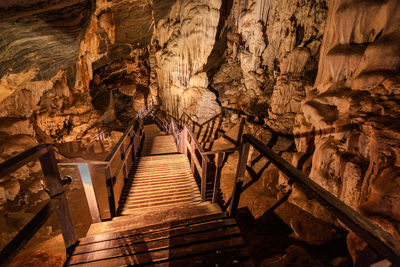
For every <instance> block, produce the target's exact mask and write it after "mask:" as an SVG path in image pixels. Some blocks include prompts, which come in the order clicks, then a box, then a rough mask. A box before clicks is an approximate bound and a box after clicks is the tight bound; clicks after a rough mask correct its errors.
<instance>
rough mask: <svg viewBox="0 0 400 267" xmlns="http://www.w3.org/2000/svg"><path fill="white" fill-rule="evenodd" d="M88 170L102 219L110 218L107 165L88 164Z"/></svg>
mask: <svg viewBox="0 0 400 267" xmlns="http://www.w3.org/2000/svg"><path fill="white" fill-rule="evenodd" d="M88 167H89V172H90V176H91V178H92V183H93V190H94V193H95V195H96V200H97V205H98V209H99V212H100V217H101V219H102V220H105V219H110V218H111V214H110V202H109V196H108V189H107V176H106V173H105V168H106V167H107V166H100V165H89V166H88Z"/></svg>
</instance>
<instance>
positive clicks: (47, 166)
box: [39, 148, 77, 254]
mask: <svg viewBox="0 0 400 267" xmlns="http://www.w3.org/2000/svg"><path fill="white" fill-rule="evenodd" d="M39 160H40V164H41V165H42V171H43V175H44V179H45V183H46V186H47V188H48V189H49V194H50V197H51V198H59V199H60V204H59V205H58V207H57V208H56V211H55V212H56V215H57V219H58V223H59V225H60V229H61V233H62V235H63V238H64V244H65V247H66V249H67V253H68V254H69V253H70V252H72V249H73V247H74V245H75V244H76V242H77V236H76V232H75V227H74V224H73V222H72V215H71V211H70V209H69V206H68V201H67V197H66V194H65V191H64V188H63V186H62V184H61V178H60V173H59V172H58V167H57V160H56V158H55V155H54V151H53V150H52V149H51V148H49V151H48V152H47V153H46V154H44V155H43V156H41V157H40V158H39Z"/></svg>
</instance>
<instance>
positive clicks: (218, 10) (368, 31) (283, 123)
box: [150, 0, 400, 257]
mask: <svg viewBox="0 0 400 267" xmlns="http://www.w3.org/2000/svg"><path fill="white" fill-rule="evenodd" d="M202 3H203V4H205V5H207V6H208V9H207V8H197V7H196V5H195V4H193V3H192V2H191V1H189V0H187V1H180V2H179V3H176V4H175V5H174V8H173V9H172V11H171V14H170V16H169V18H168V19H166V20H161V21H160V22H159V24H158V25H157V31H156V33H155V36H153V43H152V46H151V49H150V50H151V51H152V52H151V55H153V57H154V58H156V60H153V64H152V65H151V66H152V70H151V71H152V72H153V75H154V76H157V77H158V86H159V96H160V99H161V103H162V105H163V108H164V109H165V110H166V111H168V112H169V113H171V114H173V115H175V116H177V117H179V116H180V115H181V114H182V112H184V111H185V112H187V113H189V114H190V115H192V116H193V117H194V118H196V119H197V120H199V121H202V120H205V119H207V118H210V117H212V116H213V115H215V114H218V113H219V112H220V110H222V109H224V108H230V109H234V110H237V111H240V112H241V113H242V114H245V115H246V116H247V118H250V117H257V118H258V120H257V121H258V122H260V121H263V122H264V126H266V127H264V130H254V131H253V130H251V128H252V127H247V128H246V127H245V131H247V132H248V133H252V134H256V135H257V136H260V137H261V136H263V131H265V133H266V132H267V131H270V130H272V131H274V132H276V133H279V134H284V135H293V136H294V139H295V146H296V151H295V152H290V153H288V156H287V157H286V158H287V159H288V160H289V161H291V162H292V163H293V164H294V165H295V166H299V167H300V165H301V167H302V168H303V171H305V172H306V173H307V174H309V175H310V177H311V178H312V179H313V180H314V181H316V182H318V183H319V184H320V185H321V186H323V187H324V188H326V189H327V190H328V191H330V192H331V193H332V194H334V195H335V196H337V197H338V198H339V199H341V200H343V201H344V202H345V203H346V204H347V205H349V206H351V207H352V208H354V209H356V210H357V211H359V212H361V213H362V214H364V215H366V216H367V217H368V218H370V219H371V221H373V222H374V223H377V224H378V225H380V226H382V227H383V229H385V230H387V231H388V232H389V233H391V234H392V235H393V236H395V237H398V238H399V237H400V235H399V207H400V203H399V201H398V199H399V195H398V192H399V190H398V188H399V181H398V179H399V166H400V165H399V154H400V152H399V142H398V140H399V133H400V128H399V125H400V124H399V121H400V120H399V88H400V87H399V70H400V63H399V62H400V61H399V55H400V53H399V52H400V51H399V49H400V45H399V44H400V41H399V14H400V12H399V8H400V2H399V1H396V0H389V1H358V0H327V1H300V0H299V1H297V0H284V1H273V0H249V1H242V0H235V1H224V2H223V3H222V4H220V3H218V5H214V3H217V2H213V3H212V4H211V3H208V2H207V1H202ZM186 7H190V8H193V9H194V10H196V12H197V13H193V14H194V15H191V16H190V15H189V14H192V13H190V12H185V13H183V14H182V10H185V8H186ZM190 10H191V9H190ZM212 13H215V15H213V19H210V16H211V14H212ZM197 16H199V17H201V16H202V17H203V20H202V22H197V21H196V20H197ZM217 17H218V19H217ZM196 23H197V24H196ZM194 25H196V26H194ZM188 29H191V30H188ZM198 36H202V37H201V40H200V41H198V40H197V39H196V38H198ZM184 40H187V42H185V41H184ZM205 44H207V46H213V48H212V49H204V48H203V46H204V45H205ZM195 47H196V48H197V49H195ZM193 51H197V52H198V54H194V52H193ZM154 69H156V71H154ZM194 85H195V86H194ZM194 88H196V90H194ZM199 88H201V89H199ZM266 128H268V129H269V130H266ZM246 129H247V130H246ZM287 186H288V184H287V181H286V179H285V178H284V176H283V175H280V177H279V182H278V187H279V188H285V187H287ZM290 201H291V202H292V203H295V204H296V205H298V206H300V207H301V208H303V209H304V210H306V211H308V212H310V213H312V214H313V215H315V216H317V217H318V218H321V219H323V220H325V221H328V222H330V223H333V224H337V221H336V219H335V218H334V217H333V216H332V215H331V214H330V213H329V212H328V211H327V210H325V209H324V208H323V207H321V206H320V205H319V204H318V203H317V202H316V201H315V200H312V199H310V196H307V195H306V194H304V193H303V192H302V191H301V190H298V189H297V188H296V186H295V185H294V192H293V194H292V196H291V197H290ZM356 239H357V238H355V237H354V235H353V234H350V237H349V244H350V245H349V247H350V249H351V250H352V255H353V256H354V257H356V254H357V253H356V250H358V249H360V250H362V249H363V246H364V245H361V244H363V243H362V242H360V241H359V240H358V241H357V240H356Z"/></svg>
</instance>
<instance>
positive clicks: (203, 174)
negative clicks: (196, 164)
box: [201, 156, 207, 202]
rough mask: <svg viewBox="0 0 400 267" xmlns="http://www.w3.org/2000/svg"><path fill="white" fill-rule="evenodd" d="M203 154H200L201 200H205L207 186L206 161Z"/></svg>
mask: <svg viewBox="0 0 400 267" xmlns="http://www.w3.org/2000/svg"><path fill="white" fill-rule="evenodd" d="M204 157H205V156H202V161H201V168H202V171H201V201H203V202H204V201H206V189H207V188H206V187H207V161H206V159H205V158H204Z"/></svg>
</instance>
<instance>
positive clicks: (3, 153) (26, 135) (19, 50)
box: [0, 0, 173, 247]
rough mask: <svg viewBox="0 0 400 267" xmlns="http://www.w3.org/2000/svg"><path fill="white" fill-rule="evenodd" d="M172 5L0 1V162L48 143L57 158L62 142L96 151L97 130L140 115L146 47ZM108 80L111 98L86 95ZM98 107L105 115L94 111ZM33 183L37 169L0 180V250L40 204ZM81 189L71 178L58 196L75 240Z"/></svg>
mask: <svg viewBox="0 0 400 267" xmlns="http://www.w3.org/2000/svg"><path fill="white" fill-rule="evenodd" d="M172 2H173V1H168V0H159V1H153V4H156V5H155V6H153V5H152V4H151V5H150V4H149V2H148V1H136V0H135V1H134V0H129V1H128V0H127V1H108V0H97V1H90V0H67V1H59V0H34V1H14V0H9V1H1V3H0V14H1V16H0V29H1V32H0V38H1V40H2V42H1V44H0V162H2V161H4V160H7V159H9V158H11V157H13V156H15V155H17V154H18V153H21V152H23V151H25V150H27V149H29V148H31V147H33V146H35V145H37V144H39V143H56V144H57V146H58V147H59V151H60V153H61V154H62V155H64V156H65V155H66V154H65V153H64V148H65V147H68V146H64V145H63V144H65V143H67V142H70V143H74V142H76V141H78V142H80V144H79V145H80V146H82V147H81V148H82V149H94V150H96V149H97V147H93V144H95V143H96V142H97V141H96V140H95V135H96V134H97V133H98V132H100V131H103V130H104V129H110V128H111V129H113V128H118V129H119V128H120V127H121V126H123V124H124V123H126V122H127V121H129V120H130V119H131V118H132V117H133V116H135V114H136V111H137V110H140V109H142V108H144V107H145V106H146V105H147V103H148V102H149V101H150V100H151V96H150V95H149V88H148V86H149V84H148V83H149V82H148V80H149V78H148V76H149V75H148V71H149V68H148V67H147V66H148V65H149V63H148V56H147V49H146V46H147V43H148V42H149V39H150V38H151V37H152V34H153V29H154V26H153V25H154V23H155V21H158V20H159V19H161V18H162V17H163V16H164V14H165V13H169V8H170V6H171V5H172ZM142 13H143V16H139V15H140V14H142ZM116 25H117V26H118V27H116ZM132 25H135V26H132ZM119 72H121V73H124V75H122V76H120V77H118V78H119V79H114V78H115V75H114V76H113V74H118V73H119ZM102 74H103V76H102ZM125 74H126V75H125ZM117 76H118V75H117ZM110 77H111V80H112V81H113V82H112V83H109V84H107V85H108V86H110V88H108V89H107V93H108V95H111V96H112V97H111V98H107V99H104V98H103V97H98V98H96V97H92V96H95V95H96V94H98V93H99V92H97V91H98V90H97V89H99V88H98V86H97V87H96V86H93V85H98V83H102V82H104V80H107V79H109V78H110ZM99 91H101V90H99ZM156 93H157V92H156ZM97 100H99V101H97ZM107 100H108V101H110V100H111V101H110V102H112V103H113V105H112V106H110V107H111V108H108V107H109V106H106V107H105V109H104V107H102V109H99V108H98V106H99V105H100V104H101V103H102V101H107ZM148 100H149V101H148ZM112 136H118V134H114V133H112ZM114 139H115V138H114ZM114 139H113V140H114ZM74 144H75V143H74ZM103 145H104V144H103ZM105 145H107V144H105ZM85 151H86V150H85ZM92 152H93V151H92ZM80 156H82V155H80ZM74 177H75V178H76V177H79V175H77V173H74ZM41 179H43V178H42V174H41V169H40V164H39V163H38V162H34V163H32V164H29V165H27V166H25V167H23V168H21V169H20V170H18V171H16V172H15V173H13V174H11V175H9V176H7V177H3V178H1V179H0V228H1V229H2V230H1V233H0V247H3V246H4V245H5V244H6V243H7V242H8V241H10V239H11V238H12V237H13V236H14V235H15V234H16V233H17V231H18V230H19V229H20V228H21V227H22V226H23V225H24V224H25V223H26V222H27V220H29V219H30V218H32V216H33V214H34V213H35V212H37V210H38V208H39V207H41V205H42V204H43V201H45V200H47V198H48V197H47V195H46V193H45V192H44V191H43V190H42V185H41V183H40V180H41ZM82 189H83V188H82V184H81V182H80V181H79V179H78V180H77V179H74V182H73V184H72V185H71V186H69V187H68V189H67V190H68V198H69V200H70V201H72V202H71V203H72V207H71V208H72V212H73V217H74V220H75V222H76V223H77V229H78V233H79V234H80V235H83V234H85V230H87V227H88V222H87V221H88V220H90V219H88V218H87V216H86V215H87V214H86V215H85V214H84V212H82V211H83V210H82V209H84V207H82V205H79V203H78V202H77V201H75V200H76V199H79V200H80V201H84V195H82V192H83V191H82ZM74 201H75V202H74ZM77 208H78V209H77ZM79 209H81V210H79ZM80 212H81V213H82V214H81V215H82V216H79V213H80ZM77 214H78V215H77ZM76 215H77V216H76ZM56 225H57V223H56V221H55V220H51V222H50V224H49V225H47V226H46V227H44V228H43V229H42V230H41V231H40V233H39V235H38V236H39V237H40V238H45V237H48V236H54V235H56V234H58V233H59V230H58V229H57V227H55V226H56ZM40 238H39V239H40Z"/></svg>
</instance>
